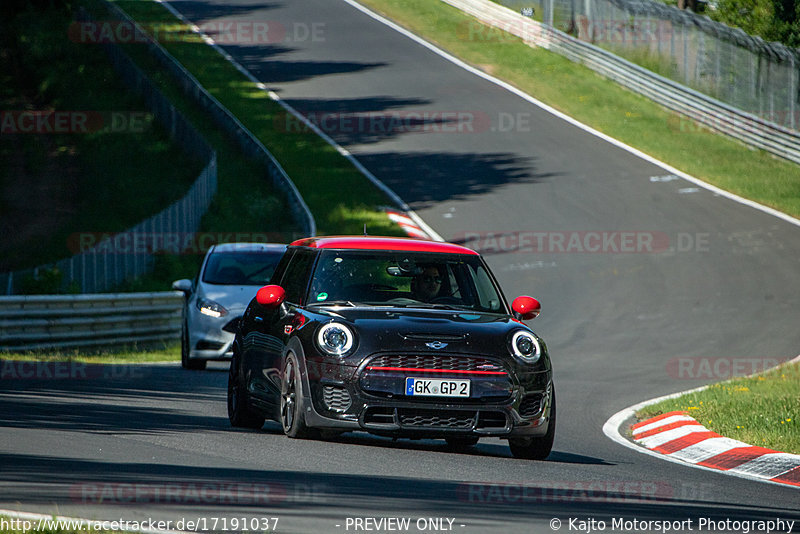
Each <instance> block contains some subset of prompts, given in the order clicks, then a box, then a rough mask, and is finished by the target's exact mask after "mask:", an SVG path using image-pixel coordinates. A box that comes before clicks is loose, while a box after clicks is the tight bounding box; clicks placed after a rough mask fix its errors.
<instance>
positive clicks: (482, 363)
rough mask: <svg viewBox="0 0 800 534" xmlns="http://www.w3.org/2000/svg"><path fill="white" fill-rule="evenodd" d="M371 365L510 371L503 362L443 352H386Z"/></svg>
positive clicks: (449, 369) (450, 369) (371, 362)
mask: <svg viewBox="0 0 800 534" xmlns="http://www.w3.org/2000/svg"><path fill="white" fill-rule="evenodd" d="M370 367H395V368H402V369H421V370H424V369H443V370H447V371H491V372H505V373H507V372H508V370H507V369H506V368H505V367H504V366H503V365H502V364H500V363H496V362H493V361H491V360H487V359H486V358H479V357H474V356H462V355H442V354H384V355H381V356H378V357H376V358H374V359H373V360H372V361H370V362H369V365H368V366H367V368H368V369H369V368H370Z"/></svg>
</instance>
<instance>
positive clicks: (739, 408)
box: [636, 363, 800, 454]
mask: <svg viewBox="0 0 800 534" xmlns="http://www.w3.org/2000/svg"><path fill="white" fill-rule="evenodd" d="M798 384H800V363H795V364H785V365H782V366H780V367H777V368H775V369H773V370H770V371H767V372H766V373H764V374H761V375H758V376H753V377H747V378H737V379H734V380H730V381H727V382H722V383H719V384H714V385H712V386H709V387H708V388H706V389H703V390H701V391H697V392H695V393H689V394H686V395H683V396H681V397H678V398H675V399H670V400H666V401H663V402H659V403H658V404H653V405H652V406H648V407H646V408H643V409H642V410H640V411H639V412H637V414H636V415H637V417H639V418H640V419H647V418H649V417H655V416H657V415H661V414H662V413H667V412H672V411H685V412H687V413H688V414H689V415H691V416H692V417H694V418H695V419H697V420H698V421H699V422H700V423H702V424H703V425H704V426H706V428H708V429H710V430H713V431H714V432H717V433H718V434H721V435H723V436H726V437H729V438H733V439H736V440H739V441H743V442H745V443H749V444H750V445H755V446H760V447H766V448H769V449H774V450H777V451H782V452H788V453H793V454H800V390H798V387H797V385H798Z"/></svg>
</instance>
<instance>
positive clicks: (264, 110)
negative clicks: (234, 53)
mask: <svg viewBox="0 0 800 534" xmlns="http://www.w3.org/2000/svg"><path fill="white" fill-rule="evenodd" d="M115 3H116V4H117V5H118V6H120V7H121V8H123V9H124V10H125V11H126V12H127V13H128V14H130V15H131V16H132V17H133V18H135V19H136V20H137V21H138V22H140V23H142V24H144V25H145V26H146V27H148V28H150V27H157V28H158V29H159V33H160V35H162V36H163V39H162V41H163V42H162V44H164V46H165V48H166V49H167V50H168V51H169V52H170V53H171V54H172V55H173V56H174V57H175V58H177V59H178V61H180V62H181V63H182V64H183V65H184V66H185V67H186V68H187V69H188V70H189V71H190V72H191V73H192V74H193V75H194V76H195V77H196V78H197V79H198V80H199V81H200V83H201V84H202V85H203V86H204V87H205V88H206V89H207V90H208V91H209V93H211V94H212V95H213V96H215V97H216V98H217V99H218V100H219V101H220V102H221V103H222V104H223V105H224V106H225V107H227V108H228V109H229V110H230V111H231V112H232V113H233V114H234V115H235V116H236V117H237V118H239V120H241V121H242V122H243V123H244V125H245V126H246V127H247V128H248V129H249V130H250V131H251V132H252V133H253V134H254V135H255V136H256V137H257V138H258V139H260V140H261V142H262V143H263V144H264V145H265V146H266V147H267V148H268V149H269V150H270V151H271V152H272V153H273V155H274V156H275V157H276V159H277V160H278V161H279V162H280V163H281V165H282V166H283V168H284V169H285V170H286V172H287V173H288V175H289V176H290V177H291V178H292V181H294V183H295V185H296V186H297V188H298V190H299V191H300V194H301V195H302V196H303V199H304V200H305V201H306V203H307V204H308V206H309V209H310V210H311V212H312V213H313V214H314V218H315V219H316V223H317V230H318V233H319V234H360V233H361V232H362V231H363V226H364V222H367V223H368V229H369V232H370V233H371V234H374V235H404V233H403V232H402V230H401V229H400V228H399V227H398V226H397V225H395V224H394V223H392V222H391V221H389V219H388V218H387V217H386V216H385V215H383V214H382V212H381V211H380V210H379V209H378V208H379V207H380V206H385V205H391V204H392V202H391V201H390V200H389V199H388V198H387V197H386V196H385V195H384V194H383V193H382V192H381V191H380V190H378V189H377V188H376V187H375V186H374V185H372V183H371V182H369V181H368V180H367V179H366V178H365V177H364V176H363V175H362V174H361V173H360V172H359V171H358V170H357V169H356V168H355V167H354V166H353V165H352V164H351V163H350V162H349V161H348V160H347V159H345V158H344V157H342V156H341V155H340V154H339V153H338V152H337V151H336V150H335V149H334V148H333V147H331V146H330V145H329V144H327V143H326V142H325V141H323V140H322V139H321V138H319V137H318V136H317V135H316V134H314V133H313V132H310V131H296V130H294V129H289V131H287V128H286V127H285V126H282V124H285V117H286V112H285V111H284V109H283V108H282V107H281V106H280V105H279V104H277V103H276V102H274V101H272V100H271V99H270V98H269V95H268V94H267V93H266V92H264V91H262V90H261V89H259V88H258V87H256V84H254V83H252V82H251V81H249V80H248V79H247V78H245V77H244V75H242V74H241V73H240V72H239V71H237V70H236V69H235V68H234V67H233V66H232V65H231V64H230V63H228V62H227V61H226V60H225V59H224V58H223V57H222V56H221V55H220V54H219V53H218V52H217V51H216V50H214V49H213V48H211V47H210V46H207V45H205V44H204V43H202V42H198V39H196V38H194V37H193V36H191V33H190V32H189V30H188V28H187V27H186V26H185V25H183V24H181V23H179V21H178V20H177V19H175V17H174V16H173V15H172V14H171V13H169V12H168V11H167V10H166V9H165V8H163V7H162V6H161V5H159V4H156V3H154V2H150V1H146V2H142V1H139V0H133V1H128V0H118V1H116V2H115ZM187 36H188V37H187ZM129 48H131V47H129ZM355 191H357V192H358V194H353V192H355Z"/></svg>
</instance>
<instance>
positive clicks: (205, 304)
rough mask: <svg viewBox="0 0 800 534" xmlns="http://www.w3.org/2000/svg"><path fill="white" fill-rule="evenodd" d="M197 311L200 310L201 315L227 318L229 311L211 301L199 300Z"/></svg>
mask: <svg viewBox="0 0 800 534" xmlns="http://www.w3.org/2000/svg"><path fill="white" fill-rule="evenodd" d="M197 309H198V310H200V313H202V314H203V315H208V316H209V317H225V316H226V315H228V310H226V309H225V307H224V306H223V305H222V304H220V303H219V302H214V301H213V300H209V299H197Z"/></svg>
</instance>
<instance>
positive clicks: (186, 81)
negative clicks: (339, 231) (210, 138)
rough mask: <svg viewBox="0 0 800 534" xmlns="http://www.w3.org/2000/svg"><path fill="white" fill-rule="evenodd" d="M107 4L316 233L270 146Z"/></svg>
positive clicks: (124, 15) (305, 228)
mask: <svg viewBox="0 0 800 534" xmlns="http://www.w3.org/2000/svg"><path fill="white" fill-rule="evenodd" d="M105 5H106V7H107V8H108V10H109V11H110V12H111V13H113V15H114V16H117V17H119V20H122V21H125V22H126V23H127V24H130V25H131V27H132V28H134V33H135V35H136V39H137V40H139V41H142V42H145V43H146V46H147V47H148V49H149V50H150V52H151V54H152V55H153V57H154V58H155V59H156V60H157V61H158V62H159V63H161V64H162V65H163V66H164V67H165V68H166V69H167V70H169V71H170V72H171V73H172V74H173V75H174V76H175V79H176V80H177V81H178V83H179V84H180V86H181V89H182V90H183V91H184V93H185V94H186V95H188V96H190V97H191V98H193V99H194V100H195V102H196V103H197V104H198V105H200V106H201V107H202V108H203V109H205V110H206V111H208V112H209V113H210V114H211V116H212V117H213V119H214V121H215V122H216V123H217V124H218V125H219V126H220V127H221V128H223V129H224V130H225V131H226V132H227V133H228V134H229V135H231V136H233V137H234V138H235V139H236V141H237V143H238V144H239V146H240V148H241V149H242V151H243V152H244V153H245V154H247V155H248V156H250V157H253V158H254V159H256V160H257V161H259V162H261V163H263V164H264V165H265V167H266V169H267V173H268V176H269V178H270V180H271V181H272V183H273V185H274V186H275V188H276V189H278V190H280V191H282V192H283V193H284V194H285V195H286V200H287V203H288V205H289V209H290V211H291V213H292V216H293V218H294V219H295V222H296V224H297V225H298V226H299V227H300V228H301V230H302V233H303V235H306V236H314V235H316V233H317V225H316V221H315V220H314V215H313V214H312V213H311V210H310V209H309V208H308V205H307V204H306V202H305V200H303V197H302V196H301V195H300V191H298V189H297V186H295V185H294V182H293V181H292V179H291V178H290V177H289V175H288V174H287V173H286V171H285V170H284V168H283V167H282V166H281V164H280V163H279V162H278V160H277V159H276V158H275V156H273V155H272V153H271V152H270V151H269V150H268V149H267V147H266V146H264V144H263V143H262V142H261V141H260V140H259V139H258V138H257V137H256V136H255V135H253V133H252V132H250V130H248V129H247V128H246V127H245V126H244V125H243V124H242V122H241V121H240V120H239V119H238V118H236V116H235V115H234V114H233V113H231V112H230V111H229V110H228V108H226V107H225V106H223V105H222V103H221V102H220V101H219V100H217V99H216V98H215V97H214V96H212V95H211V93H209V92H208V91H207V90H206V88H205V87H203V86H202V84H201V83H200V82H199V81H198V80H197V78H195V77H194V75H192V73H190V72H189V71H188V70H187V69H186V68H185V67H184V66H183V65H181V63H180V62H179V61H178V60H177V59H175V57H173V56H172V55H171V54H170V53H169V52H168V51H167V50H166V49H165V48H164V47H163V46H161V44H159V43H158V42H157V41H156V40H155V39H153V38H152V37H151V36H150V35H149V34H148V33H147V32H145V31H144V30H143V29H142V27H141V26H140V25H139V24H138V23H137V22H136V21H135V20H133V19H132V18H131V17H130V16H129V15H128V14H127V13H125V11H123V10H122V9H121V8H120V7H118V6H116V5H114V4H111V3H109V2H105Z"/></svg>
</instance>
